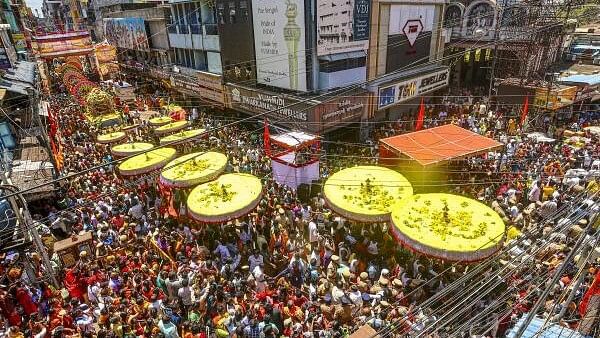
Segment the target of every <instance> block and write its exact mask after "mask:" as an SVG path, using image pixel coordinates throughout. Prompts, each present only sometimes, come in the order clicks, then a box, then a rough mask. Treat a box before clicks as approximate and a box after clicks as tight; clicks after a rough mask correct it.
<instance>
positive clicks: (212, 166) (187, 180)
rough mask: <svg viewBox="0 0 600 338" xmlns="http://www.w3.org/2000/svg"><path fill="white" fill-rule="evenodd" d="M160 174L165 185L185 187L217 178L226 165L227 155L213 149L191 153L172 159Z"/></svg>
mask: <svg viewBox="0 0 600 338" xmlns="http://www.w3.org/2000/svg"><path fill="white" fill-rule="evenodd" d="M165 167H166V168H165V170H163V171H162V173H161V174H160V182H161V183H162V184H164V185H166V186H170V187H176V188H187V187H191V186H193V185H196V184H200V183H205V182H208V181H211V180H214V179H215V178H217V177H218V176H219V175H221V173H222V172H223V171H225V168H226V167H227V156H225V155H224V154H221V153H217V152H214V151H209V152H198V153H191V154H187V155H184V156H181V157H178V158H176V159H174V160H173V161H171V162H169V163H168V164H167V165H166V166H165Z"/></svg>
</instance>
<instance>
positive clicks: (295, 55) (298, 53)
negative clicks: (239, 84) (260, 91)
mask: <svg viewBox="0 0 600 338" xmlns="http://www.w3.org/2000/svg"><path fill="white" fill-rule="evenodd" d="M252 16H253V24H254V27H253V28H254V50H255V56H256V80H257V82H258V83H262V84H265V85H269V86H273V87H279V88H284V89H290V90H297V91H306V51H305V49H306V43H305V39H306V36H305V30H306V29H305V26H304V1H303V0H286V1H282V0H253V1H252Z"/></svg>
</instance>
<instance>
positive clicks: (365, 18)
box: [317, 0, 371, 56]
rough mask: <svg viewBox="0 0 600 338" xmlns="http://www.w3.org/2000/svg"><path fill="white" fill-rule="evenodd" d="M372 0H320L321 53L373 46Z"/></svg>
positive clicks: (318, 49)
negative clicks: (370, 26)
mask: <svg viewBox="0 0 600 338" xmlns="http://www.w3.org/2000/svg"><path fill="white" fill-rule="evenodd" d="M370 15H371V0H317V54H318V55H319V56H321V55H329V54H336V53H347V52H355V51H361V50H363V51H366V50H367V49H368V48H369V32H370V30H369V24H370Z"/></svg>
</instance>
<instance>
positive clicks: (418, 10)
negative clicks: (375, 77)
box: [386, 4, 436, 72]
mask: <svg viewBox="0 0 600 338" xmlns="http://www.w3.org/2000/svg"><path fill="white" fill-rule="evenodd" d="M435 10H436V6H435V5H412V4H410V5H409V4H403V5H392V6H391V7H390V23H389V36H388V41H387V58H386V60H387V62H386V72H393V71H395V70H398V69H401V68H403V67H406V66H409V65H411V66H414V65H416V64H419V63H426V62H428V61H429V54H430V50H431V43H432V42H431V38H432V31H433V30H434V28H433V25H434V17H435Z"/></svg>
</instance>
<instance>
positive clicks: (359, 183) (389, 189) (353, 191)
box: [323, 166, 413, 222]
mask: <svg viewBox="0 0 600 338" xmlns="http://www.w3.org/2000/svg"><path fill="white" fill-rule="evenodd" d="M412 194H413V188H412V186H411V184H410V182H408V180H407V179H406V178H405V177H404V176H403V175H402V174H400V173H398V172H396V171H394V170H391V169H388V168H383V167H377V166H357V167H353V168H346V169H343V170H340V171H338V172H337V173H335V174H333V175H331V176H330V177H329V178H328V179H327V181H326V182H325V185H324V187H323V196H324V198H325V201H326V202H327V205H328V206H329V207H330V208H331V210H333V211H335V212H336V213H338V214H340V215H342V216H344V217H347V218H350V219H353V220H357V221H361V222H387V221H389V220H390V212H391V211H392V207H393V206H394V204H396V203H397V202H398V201H400V200H402V199H404V198H406V197H407V196H410V195H412Z"/></svg>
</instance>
